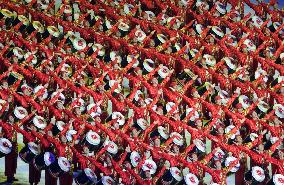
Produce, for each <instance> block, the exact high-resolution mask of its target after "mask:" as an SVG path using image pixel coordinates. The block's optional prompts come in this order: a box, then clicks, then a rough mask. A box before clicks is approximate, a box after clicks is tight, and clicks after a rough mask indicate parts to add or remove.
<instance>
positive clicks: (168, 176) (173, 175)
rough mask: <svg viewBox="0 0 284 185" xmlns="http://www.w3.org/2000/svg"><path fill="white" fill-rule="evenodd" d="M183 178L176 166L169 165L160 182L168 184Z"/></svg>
mask: <svg viewBox="0 0 284 185" xmlns="http://www.w3.org/2000/svg"><path fill="white" fill-rule="evenodd" d="M182 180H183V177H182V173H181V171H180V170H179V169H178V168H177V167H171V168H170V169H168V170H166V171H165V173H164V175H163V176H162V179H161V181H162V184H164V183H170V184H178V183H179V182H181V181H182Z"/></svg>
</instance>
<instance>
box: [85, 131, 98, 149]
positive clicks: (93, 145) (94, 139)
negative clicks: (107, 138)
mask: <svg viewBox="0 0 284 185" xmlns="http://www.w3.org/2000/svg"><path fill="white" fill-rule="evenodd" d="M100 142H101V137H100V135H99V134H97V133H96V132H94V131H91V130H90V131H89V132H87V134H86V137H85V139H84V144H85V145H86V146H87V147H88V148H89V150H90V151H94V150H96V149H98V148H99V146H100Z"/></svg>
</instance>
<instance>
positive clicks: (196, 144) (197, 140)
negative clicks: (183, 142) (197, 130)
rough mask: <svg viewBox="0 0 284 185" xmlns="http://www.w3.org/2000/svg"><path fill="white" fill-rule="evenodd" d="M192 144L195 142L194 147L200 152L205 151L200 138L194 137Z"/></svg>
mask: <svg viewBox="0 0 284 185" xmlns="http://www.w3.org/2000/svg"><path fill="white" fill-rule="evenodd" d="M193 144H195V146H196V148H197V149H198V150H200V151H201V152H205V149H206V146H205V144H204V143H203V142H202V141H201V140H200V139H194V140H193Z"/></svg>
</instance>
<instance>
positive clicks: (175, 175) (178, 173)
mask: <svg viewBox="0 0 284 185" xmlns="http://www.w3.org/2000/svg"><path fill="white" fill-rule="evenodd" d="M170 173H171V175H172V176H173V178H174V179H175V180H176V181H178V182H180V181H181V180H182V173H181V171H180V169H178V168H177V167H171V168H170Z"/></svg>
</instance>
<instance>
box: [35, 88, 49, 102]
mask: <svg viewBox="0 0 284 185" xmlns="http://www.w3.org/2000/svg"><path fill="white" fill-rule="evenodd" d="M41 89H44V94H43V95H42V98H43V99H46V98H47V96H48V93H47V89H46V88H45V87H44V86H42V85H38V86H36V87H35V88H34V94H36V93H37V92H39V91H41Z"/></svg>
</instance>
